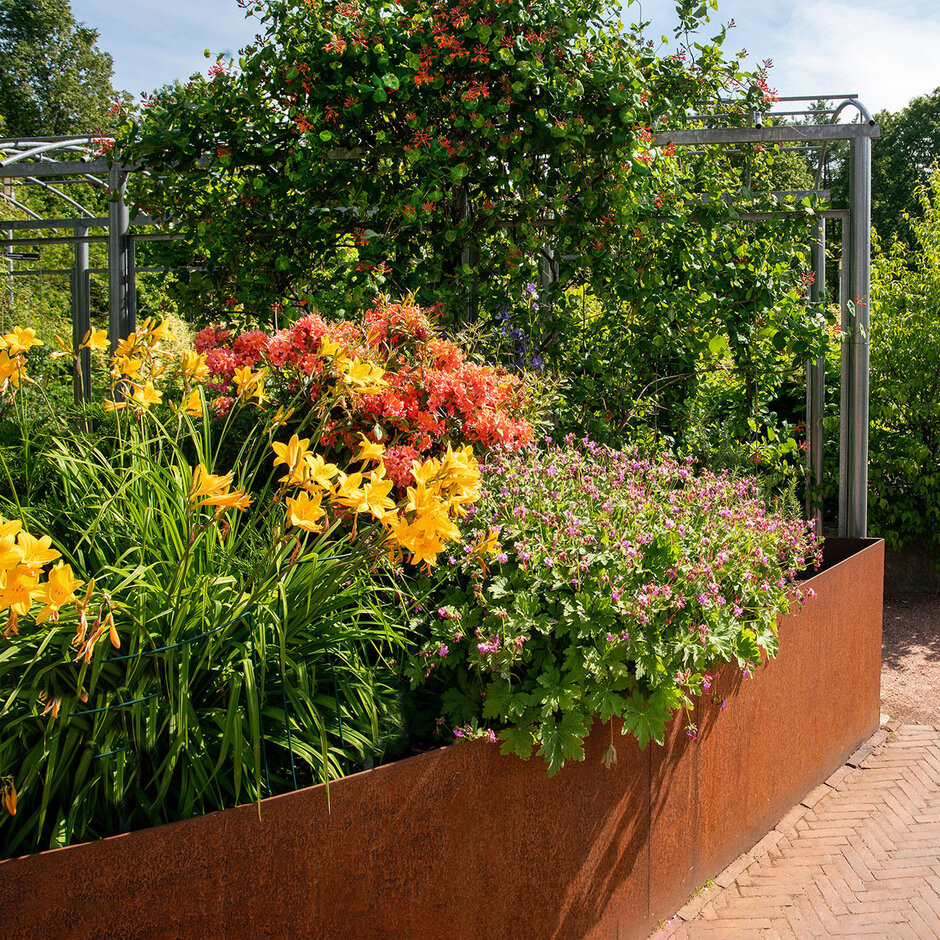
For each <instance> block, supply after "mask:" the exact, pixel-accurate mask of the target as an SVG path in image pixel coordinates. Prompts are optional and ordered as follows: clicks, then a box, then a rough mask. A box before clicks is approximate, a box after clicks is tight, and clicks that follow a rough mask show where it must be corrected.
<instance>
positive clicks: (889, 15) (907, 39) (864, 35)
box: [777, 0, 940, 112]
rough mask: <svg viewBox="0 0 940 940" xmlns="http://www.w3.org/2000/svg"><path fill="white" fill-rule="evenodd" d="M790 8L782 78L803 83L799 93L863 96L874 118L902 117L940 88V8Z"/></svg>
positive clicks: (838, 0)
mask: <svg viewBox="0 0 940 940" xmlns="http://www.w3.org/2000/svg"><path fill="white" fill-rule="evenodd" d="M788 7H790V8H791V9H790V12H789V15H788V23H787V27H786V29H785V36H786V44H787V46H788V48H787V51H786V53H785V54H784V55H782V56H781V58H780V59H779V64H780V68H779V69H778V75H777V80H778V82H781V83H782V81H783V79H786V87H789V86H791V85H792V86H793V87H794V88H795V87H796V84H797V83H798V82H799V83H800V84H801V85H802V86H803V87H802V88H801V89H800V91H799V92H797V93H798V94H805V93H808V92H807V91H805V90H804V89H808V90H809V91H815V90H816V89H819V90H821V91H823V92H836V93H839V92H857V93H858V94H859V96H860V97H861V100H862V101H863V102H864V103H865V104H866V105H868V107H869V108H870V109H871V110H872V111H873V112H874V111H880V110H883V109H888V110H891V111H897V110H900V109H901V108H903V107H904V106H905V105H906V104H907V103H908V101H909V100H910V99H911V98H913V97H915V96H917V95H924V94H928V93H929V92H931V91H933V90H934V89H935V88H936V87H937V86H940V9H937V8H936V7H933V6H930V5H928V4H926V3H912V2H906V3H902V2H893V3H892V2H881V3H878V4H873V3H864V4H863V3H850V2H845V0H822V2H820V0H799V2H797V3H793V4H789V5H788ZM837 86H838V87H837Z"/></svg>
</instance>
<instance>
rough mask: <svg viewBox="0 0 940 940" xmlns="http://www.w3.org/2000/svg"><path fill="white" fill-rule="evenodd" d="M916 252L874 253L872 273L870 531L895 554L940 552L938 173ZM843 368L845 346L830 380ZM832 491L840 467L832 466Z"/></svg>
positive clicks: (833, 428) (833, 448) (830, 419)
mask: <svg viewBox="0 0 940 940" xmlns="http://www.w3.org/2000/svg"><path fill="white" fill-rule="evenodd" d="M917 198H918V199H919V200H920V206H921V210H920V214H921V218H919V219H917V220H915V221H914V223H913V238H914V243H915V248H914V249H913V250H908V249H907V248H906V246H905V245H904V243H903V242H900V241H897V242H895V243H893V244H892V245H891V247H890V249H889V250H887V251H885V252H883V253H880V254H877V255H876V256H875V258H874V259H873V262H872V276H871V288H872V293H871V305H872V309H871V333H870V349H871V352H870V356H871V404H870V416H871V424H870V430H869V468H868V479H869V490H868V527H869V531H870V533H871V534H872V535H876V536H881V537H882V538H884V539H886V540H887V542H888V545H889V547H890V548H898V547H899V546H901V545H904V544H907V543H917V542H919V543H922V544H923V545H925V546H928V547H929V548H932V549H938V548H940V335H938V331H937V310H938V308H940V174H937V173H935V174H934V175H933V176H932V177H931V179H930V183H929V185H928V186H927V187H924V188H922V189H920V190H918V192H917ZM838 368H839V344H834V345H833V348H832V351H831V353H830V359H829V371H830V374H833V373H837V371H838ZM826 427H827V430H828V432H829V434H828V439H827V454H832V455H835V454H837V453H838V427H839V418H838V401H831V402H829V403H828V411H827V420H826ZM827 470H828V472H827V477H828V479H829V480H830V481H832V482H831V483H830V486H829V489H828V492H827V495H829V496H830V498H832V497H834V488H835V481H836V480H837V479H838V469H837V466H836V465H835V463H834V461H833V460H830V461H829V466H828V468H827Z"/></svg>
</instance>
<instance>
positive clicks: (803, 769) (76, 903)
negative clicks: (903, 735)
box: [0, 542, 883, 940]
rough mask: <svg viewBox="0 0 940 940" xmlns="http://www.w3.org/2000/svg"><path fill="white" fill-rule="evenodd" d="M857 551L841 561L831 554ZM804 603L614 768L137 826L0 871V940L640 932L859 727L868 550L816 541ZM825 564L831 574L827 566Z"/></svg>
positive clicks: (485, 753) (300, 796)
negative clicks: (2, 939) (747, 662)
mask: <svg viewBox="0 0 940 940" xmlns="http://www.w3.org/2000/svg"><path fill="white" fill-rule="evenodd" d="M852 551H855V554H851V552H852ZM828 554H829V561H830V562H832V563H833V567H831V568H830V569H829V570H827V571H824V572H823V573H822V574H820V575H818V576H817V577H816V578H814V579H813V581H812V586H813V587H814V588H815V590H816V591H817V592H818V595H819V596H818V597H817V598H816V599H814V600H811V601H809V602H808V603H807V606H806V607H805V608H804V610H803V611H802V612H800V613H799V614H798V615H796V616H793V617H789V618H786V619H784V620H783V621H782V623H781V641H782V643H781V654H780V656H779V657H778V659H777V660H776V661H775V662H773V663H771V664H770V665H769V666H768V667H767V668H765V669H761V670H758V672H757V673H756V675H755V678H754V679H753V680H745V681H743V682H741V681H737V680H736V678H735V676H734V674H733V673H734V670H731V669H728V670H725V672H724V673H723V674H722V676H721V680H720V686H721V688H722V690H723V691H724V692H725V693H727V697H728V707H727V709H726V710H725V711H721V710H720V708H719V706H718V705H717V704H716V703H710V702H709V703H700V704H699V705H698V706H697V707H696V711H695V716H694V717H695V720H696V722H697V723H698V725H699V729H700V733H699V738H698V740H697V741H691V740H689V739H688V738H687V737H686V735H685V721H684V719H683V718H680V719H679V720H677V721H676V722H675V723H674V724H673V726H672V727H671V729H670V731H669V735H668V737H667V741H666V746H665V747H664V748H658V747H656V746H655V745H654V746H651V747H650V748H647V749H646V751H643V752H641V751H640V750H639V748H638V747H637V745H636V742H635V741H634V740H633V739H632V738H629V737H627V738H624V737H621V735H620V734H619V729H617V733H616V734H615V735H614V741H615V745H616V748H617V753H618V759H617V763H616V765H615V766H614V767H613V768H611V769H610V770H607V769H605V768H604V767H603V766H601V754H602V752H603V750H604V748H605V747H606V745H607V744H608V743H609V741H610V729H609V728H607V727H600V726H598V727H596V728H595V731H594V734H593V735H592V736H591V738H590V739H589V740H588V742H587V747H586V760H585V762H584V763H583V764H574V765H571V766H569V767H566V768H565V770H564V771H562V772H561V773H560V774H559V775H557V776H556V777H554V778H552V779H551V780H549V779H548V778H547V777H546V774H545V767H544V764H543V763H542V762H541V761H540V760H538V759H535V760H532V761H530V762H528V763H526V762H523V761H520V760H518V759H516V758H507V757H501V756H500V755H499V753H498V750H497V749H496V748H495V747H493V746H492V745H487V744H483V743H481V742H475V743H473V744H460V745H458V746H455V747H450V748H445V749H442V750H438V751H432V752H429V753H427V754H422V755H420V756H418V757H414V758H411V759H409V760H405V761H401V762H399V763H397V764H392V765H389V766H387V767H380V768H378V769H376V770H374V771H369V772H367V773H362V774H357V775H355V776H352V777H348V778H346V779H344V780H340V781H337V782H335V783H333V784H332V785H331V787H330V796H331V803H332V809H331V810H330V811H328V809H327V803H326V794H325V789H324V788H323V787H322V786H321V787H311V788H310V789H307V790H301V791H298V792H297V793H291V794H287V795H284V796H279V797H273V798H271V799H268V800H264V801H263V803H262V805H261V812H260V816H259V811H258V807H257V806H255V805H250V806H242V807H239V808H237V809H233V810H228V811H226V812H224V813H214V814H211V815H209V816H205V817H202V818H200V819H193V820H188V821H186V822H182V823H175V824H173V825H169V826H162V827H159V828H157V829H151V830H145V831H141V832H136V833H131V834H129V835H124V836H117V837H114V838H110V839H103V840H101V841H99V842H93V843H88V844H85V845H79V846H73V847H70V848H66V849H59V850H56V851H51V852H44V853H40V854H38V855H34V856H29V857H26V858H22V859H12V860H10V861H6V862H2V863H0V925H2V926H3V928H4V934H5V935H7V936H17V937H20V936H22V937H33V936H41V935H48V936H55V937H63V938H65V937H82V938H85V937H121V938H130V937H180V936H199V937H204V938H209V937H225V938H233V937H246V938H247V937H251V938H257V937H284V936H296V937H316V938H319V937H323V938H334V937H337V938H344V937H349V938H361V937H370V938H393V937H394V938H421V940H424V938H437V937H440V938H445V937H446V938H453V937H460V938H461V940H464V938H467V940H472V938H504V937H513V936H519V937H533V938H535V937H538V938H577V937H592V938H608V937H618V938H621V940H630V938H632V937H637V938H642V937H645V936H646V935H647V934H648V933H649V930H650V927H651V926H652V925H654V924H655V923H656V921H658V920H659V919H661V918H663V917H666V916H668V915H669V914H670V913H672V911H673V910H674V909H675V908H676V907H677V906H678V905H679V904H681V902H682V901H683V900H684V898H685V897H686V896H687V895H688V893H689V892H690V891H691V890H692V889H694V887H695V886H697V885H698V884H699V883H700V882H701V881H703V880H704V879H705V878H707V877H709V876H710V875H714V874H716V873H717V872H718V871H720V870H721V868H722V867H723V866H724V864H725V863H726V862H727V861H730V860H731V859H732V858H733V857H734V856H735V855H736V854H737V853H738V852H739V851H741V850H743V849H746V848H748V847H749V846H750V845H751V844H753V843H754V842H755V841H756V840H757V839H758V838H760V836H761V835H763V833H764V832H765V831H766V830H767V829H768V828H770V827H771V826H772V825H773V824H774V823H775V822H776V821H777V819H778V818H779V817H780V816H781V815H783V813H784V812H785V811H786V810H787V809H788V808H789V806H790V805H791V804H792V803H794V802H795V801H796V800H798V799H800V798H801V797H802V796H803V794H805V793H806V792H807V791H808V790H809V789H811V788H812V787H813V786H814V785H815V784H816V783H818V782H820V781H821V780H823V779H824V778H825V777H826V776H827V775H828V774H829V772H830V771H831V770H833V769H835V767H836V766H838V764H839V763H841V761H842V760H843V759H844V757H845V756H846V755H848V754H849V753H851V752H852V751H853V750H854V749H855V747H856V746H857V745H858V744H859V743H861V741H862V740H864V739H865V738H866V737H867V736H868V735H869V734H870V732H871V731H872V730H873V729H874V728H875V727H876V726H877V723H878V692H879V685H878V683H879V668H878V667H879V660H880V638H881V636H880V634H881V629H880V628H881V619H880V618H881V570H882V569H881V564H882V558H883V549H882V544H881V543H871V542H855V543H853V544H851V545H848V544H845V543H842V542H839V543H836V542H832V543H830V547H829V550H828ZM842 559H844V560H843V561H842V563H841V564H837V563H834V561H833V560H835V561H839V560H842Z"/></svg>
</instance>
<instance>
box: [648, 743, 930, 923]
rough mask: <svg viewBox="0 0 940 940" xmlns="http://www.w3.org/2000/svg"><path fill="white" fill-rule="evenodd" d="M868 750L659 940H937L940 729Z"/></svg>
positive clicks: (697, 899) (789, 817) (718, 881)
mask: <svg viewBox="0 0 940 940" xmlns="http://www.w3.org/2000/svg"><path fill="white" fill-rule="evenodd" d="M889 732H890V733H889ZM872 743H873V744H874V745H875V747H874V750H873V751H872V752H871V753H869V754H868V755H867V756H866V755H865V753H864V752H862V753H861V754H859V755H856V759H855V760H854V761H853V760H850V765H853V764H854V766H849V765H847V766H846V767H844V768H842V769H840V770H839V771H837V772H836V773H835V774H833V776H832V777H830V779H829V780H828V781H827V782H826V783H825V784H823V785H822V786H820V787H817V788H816V790H814V791H813V792H812V793H810V794H809V795H808V796H807V797H806V799H804V800H803V802H802V803H801V804H800V806H798V807H795V808H794V810H791V812H790V813H788V814H787V816H786V817H784V819H783V820H781V822H780V823H779V824H778V825H777V828H776V829H775V830H774V831H773V832H771V833H770V834H769V835H768V836H767V837H765V838H764V839H762V840H761V842H760V843H758V845H757V846H755V847H754V849H752V850H751V852H749V853H747V854H746V855H744V856H742V857H741V858H740V859H738V860H737V861H736V862H735V863H734V864H732V865H731V866H729V868H728V869H726V870H725V872H722V874H721V875H719V876H718V877H717V879H716V880H715V883H714V885H712V886H711V888H710V889H709V890H708V891H707V892H706V891H703V892H702V893H701V894H699V895H698V896H697V897H695V898H693V899H692V900H691V901H690V902H689V903H688V904H687V905H686V906H685V907H684V908H683V909H682V910H681V911H680V912H679V914H678V915H677V916H676V917H675V918H673V919H672V920H671V921H670V922H669V923H668V924H667V925H666V926H665V927H664V928H663V929H662V930H660V931H659V932H658V933H656V934H654V938H655V940H666V938H670V940H713V938H714V940H717V938H734V940H744V938H749V937H761V938H764V937H768V938H784V937H786V938H799V940H803V938H807V937H864V938H865V940H869V938H876V937H882V938H890V940H895V938H905V937H912V938H917V940H923V938H930V937H938V938H940V727H934V726H932V725H901V726H895V725H888V726H886V730H883V731H881V732H879V734H878V735H876V737H875V738H874V739H873V740H872Z"/></svg>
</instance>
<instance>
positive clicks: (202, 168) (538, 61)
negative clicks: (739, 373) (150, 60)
mask: <svg viewBox="0 0 940 940" xmlns="http://www.w3.org/2000/svg"><path fill="white" fill-rule="evenodd" d="M249 6H250V7H251V10H252V12H254V13H255V15H257V16H258V17H259V18H260V20H261V22H262V26H263V32H262V39H261V41H260V42H259V43H258V44H257V45H256V46H254V47H252V48H251V49H249V50H248V51H247V52H246V54H245V55H244V56H243V58H241V59H240V60H239V63H238V68H237V70H236V71H234V72H232V73H231V74H229V73H228V72H227V67H226V65H225V64H224V63H220V64H218V65H217V66H216V67H215V69H214V71H215V74H214V75H213V77H212V78H211V80H209V81H203V80H198V79H196V80H194V81H192V82H190V83H189V84H188V85H186V86H182V87H179V88H175V89H170V90H167V91H166V92H164V93H161V94H159V95H157V96H156V99H155V102H154V104H153V105H152V107H149V108H148V109H146V111H145V112H144V113H143V114H142V116H141V119H140V120H139V121H135V122H131V123H129V124H128V125H126V127H125V131H124V133H123V136H122V140H121V141H120V142H119V145H118V153H119V154H120V155H121V159H124V160H128V161H131V160H133V161H140V162H141V163H142V165H143V166H145V167H147V168H149V169H151V170H152V171H153V172H152V174H151V175H150V176H147V177H145V176H143V175H140V176H138V177H136V184H137V187H138V188H137V191H136V199H137V201H138V203H139V205H140V206H141V208H143V209H145V210H147V211H150V212H157V213H163V214H164V215H166V216H167V217H168V218H169V219H173V220H176V222H177V223H178V224H177V228H178V229H179V230H180V231H181V232H182V233H183V235H184V236H185V238H186V239H187V243H188V244H189V245H190V246H191V249H192V252H193V255H194V256H197V257H205V259H206V262H207V268H208V270H207V272H206V273H205V275H204V276H203V277H202V281H201V283H202V286H203V287H204V288H211V289H212V290H214V292H215V296H216V303H217V304H218V307H219V309H222V308H223V305H226V304H227V309H232V308H233V307H235V308H237V307H238V305H239V304H241V305H243V306H244V308H245V309H246V310H247V311H248V312H249V313H250V314H252V315H254V316H256V317H258V318H260V319H265V318H266V317H269V316H271V311H272V309H273V305H274V304H276V303H288V302H291V303H292V302H297V301H298V300H299V299H309V300H311V301H312V302H314V303H316V304H318V305H319V306H320V308H321V309H323V310H329V311H335V312H336V314H337V315H339V316H342V315H345V314H348V312H349V310H350V309H351V308H353V307H358V306H361V304H362V302H363V300H364V299H365V300H371V297H372V296H373V294H374V292H375V291H376V290H377V289H378V288H382V289H391V290H392V291H393V292H394V293H396V294H404V293H406V292H409V291H410V292H413V293H414V294H415V296H416V298H417V300H418V302H420V303H440V304H442V305H443V308H444V310H445V312H446V316H447V317H449V318H451V319H454V320H459V319H463V318H465V317H466V314H467V312H468V309H470V310H471V311H472V310H473V309H476V310H484V311H490V312H493V311H496V310H499V309H501V308H504V307H505V308H507V309H509V308H512V307H513V306H515V305H518V304H519V303H520V302H521V301H522V299H523V289H524V285H525V284H526V283H527V282H532V281H538V280H539V279H540V276H541V274H542V273H543V272H546V273H548V272H550V274H551V277H550V278H549V280H550V281H551V284H552V286H551V287H550V288H546V289H548V290H550V292H551V293H552V295H553V298H554V297H557V296H560V295H561V293H562V292H563V291H564V290H565V289H567V288H568V287H572V286H589V287H590V288H591V290H592V291H593V293H594V294H595V295H596V296H602V297H608V296H617V297H619V298H620V299H621V300H623V301H625V302H628V303H629V302H630V301H631V300H632V299H633V298H635V297H638V296H642V293H641V292H642V291H643V290H648V287H649V284H648V283H647V282H648V281H649V280H650V279H651V278H652V276H653V270H654V269H653V268H651V267H647V268H646V270H647V272H649V273H648V274H647V277H646V279H643V278H640V279H639V280H638V278H637V271H638V270H639V268H638V266H635V265H634V264H633V263H632V262H631V259H632V257H633V256H634V254H635V253H636V248H637V238H636V228H637V225H638V223H640V222H643V225H644V228H646V227H650V226H651V227H655V225H656V223H654V222H652V221H651V219H650V216H651V215H656V214H658V209H659V208H661V204H660V205H654V203H655V202H656V200H657V198H658V197H659V196H660V195H661V193H662V189H663V185H664V183H663V176H664V174H665V176H667V177H668V173H667V172H665V171H662V170H659V169H657V168H658V166H659V162H660V161H659V158H658V157H657V156H656V155H655V154H654V153H653V152H652V151H650V149H649V139H650V138H649V134H650V131H649V128H650V127H652V126H653V125H654V124H657V123H658V125H659V126H667V125H668V124H669V123H672V124H675V123H676V122H678V121H681V120H682V117H681V116H682V115H683V114H684V113H685V112H686V110H687V108H689V107H691V106H692V104H693V103H700V102H702V101H703V100H709V99H713V98H715V97H716V96H717V95H719V94H722V95H724V94H730V93H731V92H730V91H729V86H732V85H736V84H739V85H740V86H741V87H743V88H744V89H745V90H746V94H744V93H738V92H735V95H736V96H737V97H738V99H739V105H738V106H737V107H736V108H735V109H731V110H730V111H729V120H730V121H731V122H732V123H733V122H734V121H736V120H737V121H743V120H745V116H746V113H747V108H748V106H749V104H755V103H756V102H757V101H758V100H760V99H761V98H762V95H763V92H762V91H761V90H760V89H759V88H757V87H756V85H755V86H751V85H750V84H749V76H747V75H745V74H744V73H742V72H740V71H739V70H738V67H737V66H738V63H737V62H736V61H731V62H728V61H726V60H724V59H723V58H722V53H721V41H722V40H723V37H724V31H723V30H719V31H717V35H716V36H715V37H713V38H712V39H706V38H704V37H696V39H697V40H698V41H697V42H694V43H693V42H692V41H691V40H689V39H688V37H687V36H686V32H687V31H688V30H692V29H694V28H695V27H697V26H700V25H701V24H702V22H703V19H702V18H703V17H704V15H705V5H704V4H702V5H701V9H700V10H699V9H698V8H697V7H698V5H696V4H692V5H691V6H689V5H688V4H684V5H683V9H682V11H681V13H682V17H681V18H682V26H681V28H680V32H681V33H682V36H683V41H684V42H686V41H687V42H688V43H689V45H688V48H687V49H685V51H684V53H683V55H682V56H679V55H675V56H668V57H658V56H657V55H656V54H655V53H654V52H653V51H652V50H651V48H650V46H648V45H647V44H646V42H645V41H644V39H643V37H642V34H641V33H633V32H624V31H623V30H622V29H621V28H620V27H619V26H618V25H616V24H615V22H614V14H615V11H614V10H613V8H612V7H609V6H608V5H607V4H605V3H604V2H601V0H578V2H577V3H575V4H574V5H573V6H572V5H571V4H570V3H559V2H557V0H545V2H542V3H540V4H538V5H536V6H532V5H531V4H527V3H524V2H522V0H510V2H507V3H495V2H494V0H468V2H466V3H463V4H461V5H460V6H459V7H457V8H453V9H451V8H446V7H442V6H436V5H433V4H430V3H429V2H427V0H408V2H406V3H404V4H399V3H391V2H380V3H377V4H374V5H370V6H360V5H358V4H357V3H355V2H329V3H325V4H317V5H313V4H296V3H287V2H283V0H270V2H263V3H262V2H259V3H255V4H250V5H249ZM664 162H668V161H664ZM718 189H719V187H718V186H717V184H716V185H715V186H713V187H712V190H711V191H710V192H709V193H708V195H716V194H717V191H718ZM722 192H724V190H722ZM671 194H672V193H671V190H670V192H669V193H667V198H669V197H671ZM298 206H302V207H303V209H302V211H298ZM692 209H693V205H692V202H691V201H690V200H689V199H686V200H684V201H683V203H682V206H681V209H680V212H681V214H682V219H681V221H686V220H687V219H688V216H689V214H690V213H691V212H692ZM666 214H667V216H670V215H671V213H669V212H667V213H666ZM723 217H726V213H723ZM643 220H645V222H644V221H643ZM672 220H673V219H672V218H670V220H669V221H672ZM674 220H675V222H676V223H677V224H678V223H679V222H680V219H679V218H678V217H674ZM646 234H647V233H645V232H644V233H643V235H642V236H641V237H645V236H646ZM694 237H695V235H694V233H689V234H688V238H687V239H682V245H681V246H679V245H677V246H676V250H677V251H681V250H682V247H683V246H684V245H685V244H686V243H687V241H692V240H694ZM543 247H544V248H545V249H546V252H547V253H546V252H543ZM700 254H701V253H700V252H696V257H698V256H700ZM572 261H573V262H574V263H572ZM468 305H469V307H468ZM653 306H659V308H660V309H668V308H669V306H670V298H669V295H668V293H665V292H659V293H657V295H656V300H655V302H654V304H653Z"/></svg>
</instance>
